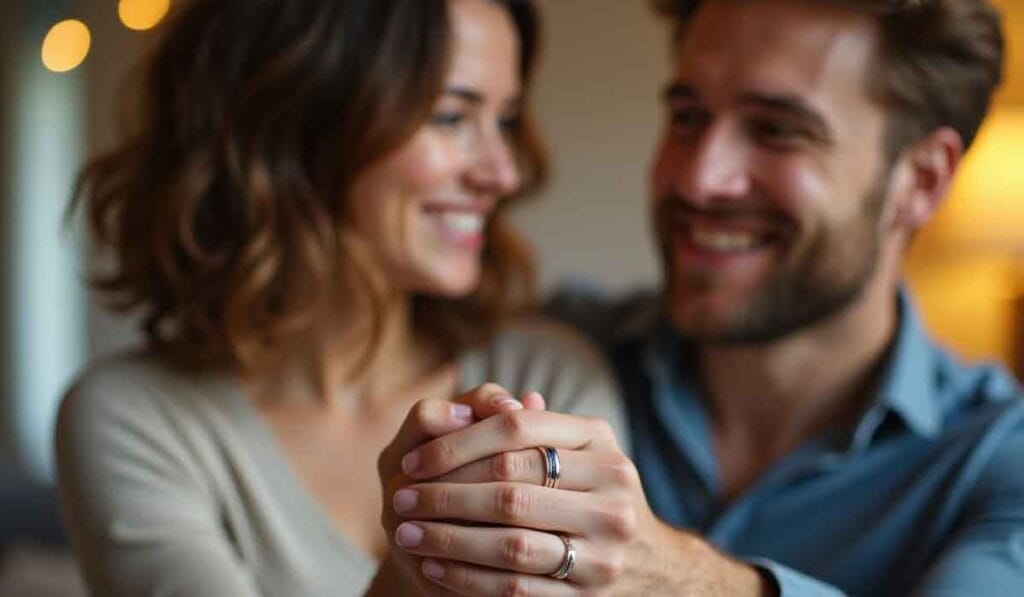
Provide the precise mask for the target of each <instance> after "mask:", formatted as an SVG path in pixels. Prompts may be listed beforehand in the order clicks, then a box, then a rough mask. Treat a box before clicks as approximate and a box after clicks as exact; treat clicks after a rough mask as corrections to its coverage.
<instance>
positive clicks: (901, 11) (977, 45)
mask: <svg viewBox="0 0 1024 597" xmlns="http://www.w3.org/2000/svg"><path fill="white" fill-rule="evenodd" d="M705 1H709V0H652V2H653V4H654V6H655V8H656V9H657V10H658V11H659V12H661V13H663V14H665V15H667V16H669V17H671V18H673V19H674V20H675V22H676V25H677V27H678V28H679V29H678V31H679V32H680V33H681V32H682V31H683V28H684V27H685V25H686V23H687V22H688V21H689V19H690V18H692V17H693V14H694V13H695V12H696V10H697V8H698V7H699V6H700V5H701V4H703V3H704V2H705ZM710 1H714V0H710ZM732 1H743V0H732ZM806 1H808V2H816V3H823V4H832V5H837V6H843V7H848V8H850V9H852V10H860V11H865V12H870V13H873V14H876V15H877V18H878V23H879V31H880V33H881V37H880V39H881V43H880V48H879V50H880V56H881V60H880V61H879V62H878V64H877V65H876V66H875V67H874V69H873V72H872V73H870V76H869V79H868V80H869V83H868V85H869V90H868V91H869V93H871V94H872V95H873V96H874V97H876V98H878V99H879V101H881V102H882V104H883V105H885V106H886V107H887V109H888V124H887V129H886V150H887V152H888V156H889V157H890V159H894V158H895V157H896V156H897V155H898V153H899V152H900V151H901V150H902V149H903V148H904V147H906V146H907V145H909V144H911V143H913V142H915V141H917V140H919V139H921V138H923V137H924V136H925V135H927V134H929V133H930V132H932V131H934V130H935V129H937V128H939V127H943V126H949V127H952V128H953V129H955V130H956V131H957V132H958V133H960V137H961V139H962V140H963V144H964V148H966V147H968V146H970V144H971V142H972V141H973V140H974V136H975V135H976V134H977V132H978V128H979V127H980V126H981V121H982V120H983V119H984V118H985V114H986V113H987V112H988V108H989V104H990V102H991V98H992V93H993V91H994V90H995V88H996V86H998V85H999V82H1000V81H1001V79H1002V71H1003V52H1004V41H1003V33H1002V29H1001V27H1000V20H1001V19H1000V15H999V12H998V11H997V10H996V9H995V8H994V7H993V6H992V5H991V3H990V2H989V0H806Z"/></svg>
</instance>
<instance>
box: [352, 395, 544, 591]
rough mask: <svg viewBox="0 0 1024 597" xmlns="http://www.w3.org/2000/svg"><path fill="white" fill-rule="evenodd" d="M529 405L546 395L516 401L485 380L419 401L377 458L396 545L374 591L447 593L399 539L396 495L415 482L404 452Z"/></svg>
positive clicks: (540, 404)
mask: <svg viewBox="0 0 1024 597" xmlns="http://www.w3.org/2000/svg"><path fill="white" fill-rule="evenodd" d="M523 408H528V409H532V410H543V409H544V399H543V397H542V396H541V395H540V394H537V393H536V392H530V393H528V394H525V395H524V396H522V398H521V401H520V400H516V399H515V398H514V397H512V396H511V395H510V394H509V393H508V392H507V391H506V390H505V389H504V388H502V387H501V386H499V385H497V384H484V385H482V386H479V387H477V388H474V389H473V390H471V391H469V392H467V393H466V394H463V395H462V396H459V397H458V398H456V399H455V400H454V401H451V402H449V401H444V400H422V401H420V402H418V403H417V404H416V405H415V406H413V408H412V409H411V410H410V411H409V414H408V415H407V416H406V419H405V421H404V422H403V424H402V427H401V429H399V431H398V433H397V434H396V435H395V438H394V439H393V440H392V441H391V443H390V444H389V445H388V447H387V448H385V449H384V451H383V452H382V453H381V455H380V458H379V459H378V461H377V471H378V474H379V476H380V480H381V485H382V487H383V490H384V491H383V495H384V496H385V500H384V507H383V513H382V516H381V523H382V524H383V525H384V529H385V531H386V532H387V534H388V537H389V538H390V540H391V549H390V550H389V555H388V558H387V559H386V560H385V562H384V563H383V564H382V566H381V569H380V570H379V571H378V574H377V578H375V580H374V583H373V586H371V588H370V591H369V592H368V594H369V595H374V594H379V595H395V594H403V595H417V594H444V593H446V591H442V590H441V588H440V587H439V586H438V585H436V584H434V583H431V582H429V581H427V580H426V578H425V577H424V576H423V574H422V573H421V572H420V568H421V558H417V557H414V556H412V555H410V554H409V553H407V552H405V551H403V550H401V549H398V548H397V545H396V544H395V540H396V529H397V527H398V525H399V524H400V523H401V520H400V519H399V517H398V516H397V515H396V514H395V512H394V509H393V508H392V499H391V498H392V496H393V495H394V494H395V493H396V492H397V491H398V490H399V489H400V488H402V487H404V486H406V485H408V484H409V483H411V482H412V481H411V480H410V479H409V478H408V477H407V476H406V475H405V474H404V473H403V471H402V457H403V456H404V455H405V454H406V453H408V452H409V451H411V450H413V449H414V448H417V447H419V446H420V445H422V444H424V443H425V442H428V441H430V440H432V439H434V438H437V437H440V436H443V435H445V434H448V433H452V432H455V431H458V430H460V429H465V428H466V427H468V426H470V425H472V424H473V423H474V422H476V421H480V420H482V419H486V418H488V417H490V416H492V415H495V414H498V413H503V412H509V411H513V410H522V409H523ZM396 572H397V573H398V574H395V573H396ZM396 577H399V578H396Z"/></svg>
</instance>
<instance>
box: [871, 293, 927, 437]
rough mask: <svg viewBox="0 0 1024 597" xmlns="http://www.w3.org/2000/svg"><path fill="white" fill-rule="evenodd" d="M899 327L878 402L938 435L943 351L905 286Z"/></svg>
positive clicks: (922, 430) (909, 424) (915, 427)
mask: <svg viewBox="0 0 1024 597" xmlns="http://www.w3.org/2000/svg"><path fill="white" fill-rule="evenodd" d="M898 313H899V327H898V329H897V332H896V337H895V339H894V341H893V345H892V350H891V351H890V354H889V357H888V362H887V363H886V364H885V365H884V367H883V369H882V378H881V385H880V386H879V387H880V391H879V395H878V397H877V399H876V406H877V407H879V408H886V409H888V410H891V411H892V412H894V413H896V414H897V415H899V416H900V418H901V419H902V420H903V422H904V423H905V424H906V425H907V427H909V428H910V430H911V431H913V432H914V433H917V434H918V435H920V436H922V437H926V438H932V437H935V436H936V435H937V434H938V433H939V431H940V430H941V427H942V418H943V413H942V409H941V408H940V404H939V396H938V388H937V387H936V384H937V382H938V376H937V375H936V374H937V372H938V370H939V369H940V368H941V363H940V362H939V355H938V352H937V351H936V349H935V347H934V346H933V345H932V343H931V341H930V340H929V338H928V336H927V334H926V333H925V330H924V326H923V325H922V323H921V319H920V317H919V316H918V314H917V310H916V309H915V308H914V305H913V302H912V301H911V298H910V294H909V293H908V292H907V290H906V289H905V288H901V289H900V292H899V298H898Z"/></svg>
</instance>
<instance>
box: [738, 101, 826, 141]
mask: <svg viewBox="0 0 1024 597" xmlns="http://www.w3.org/2000/svg"><path fill="white" fill-rule="evenodd" d="M740 102H741V103H743V104H748V105H753V106H757V107H760V108H767V109H769V110H774V111H777V112H785V113H788V114H789V115H791V116H795V117H797V118H799V119H801V120H805V121H807V122H808V123H810V125H811V126H813V127H814V128H816V129H818V130H819V131H820V132H822V133H827V132H828V131H829V130H831V129H830V127H829V126H828V123H827V122H826V121H825V118H824V117H823V116H822V115H821V113H819V112H818V111H817V110H815V109H814V108H813V107H811V106H809V105H808V104H807V102H805V101H803V100H801V99H800V98H798V97H796V96H792V95H776V94H770V93H758V92H753V91H751V92H746V93H743V94H741V95H740Z"/></svg>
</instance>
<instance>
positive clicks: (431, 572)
mask: <svg viewBox="0 0 1024 597" xmlns="http://www.w3.org/2000/svg"><path fill="white" fill-rule="evenodd" d="M423 576H426V577H427V578H431V579H433V580H441V579H442V578H444V565H443V564H441V562H438V561H437V560H424V561H423Z"/></svg>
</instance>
